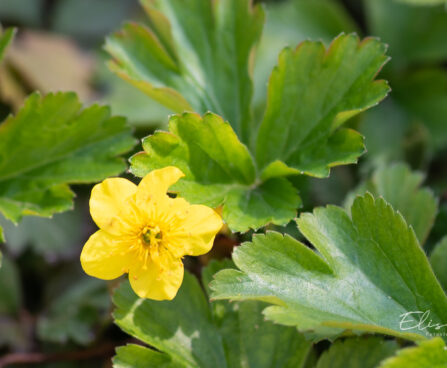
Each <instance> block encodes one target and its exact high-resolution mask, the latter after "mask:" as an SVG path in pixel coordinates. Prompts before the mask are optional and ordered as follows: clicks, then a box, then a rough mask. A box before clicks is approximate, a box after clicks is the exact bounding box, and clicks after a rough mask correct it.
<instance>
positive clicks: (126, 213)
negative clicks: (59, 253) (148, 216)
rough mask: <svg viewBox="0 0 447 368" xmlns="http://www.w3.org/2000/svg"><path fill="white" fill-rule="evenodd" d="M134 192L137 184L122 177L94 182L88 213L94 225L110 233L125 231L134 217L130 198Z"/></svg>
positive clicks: (116, 233)
mask: <svg viewBox="0 0 447 368" xmlns="http://www.w3.org/2000/svg"><path fill="white" fill-rule="evenodd" d="M136 192H137V186H136V185H135V184H134V183H132V182H131V181H129V180H127V179H123V178H110V179H106V180H104V181H103V182H102V183H99V184H96V185H95V186H94V187H93V189H92V195H91V197H90V213H91V215H92V218H93V220H94V221H95V223H96V225H98V227H99V228H101V229H103V230H105V231H107V232H109V233H110V234H115V235H118V234H122V233H126V232H127V231H128V230H129V221H131V220H132V217H134V216H132V206H131V204H130V202H131V201H130V199H131V197H132V196H133V195H134V194H135V193H136Z"/></svg>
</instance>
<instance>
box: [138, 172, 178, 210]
mask: <svg viewBox="0 0 447 368" xmlns="http://www.w3.org/2000/svg"><path fill="white" fill-rule="evenodd" d="M182 176H184V174H183V173H182V171H181V170H180V169H178V168H176V167H174V166H168V167H165V168H163V169H158V170H153V171H151V172H150V173H149V174H147V175H146V176H145V177H144V178H143V179H142V180H141V182H140V184H138V190H137V195H136V198H137V203H138V205H139V206H144V205H145V204H146V203H147V202H148V201H150V200H152V199H154V200H155V201H156V200H157V199H158V198H160V197H164V196H165V195H166V193H167V191H168V188H169V187H170V186H171V185H173V184H175V183H176V182H177V181H178V180H179V179H180V178H181V177H182Z"/></svg>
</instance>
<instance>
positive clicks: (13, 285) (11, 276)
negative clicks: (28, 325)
mask: <svg viewBox="0 0 447 368" xmlns="http://www.w3.org/2000/svg"><path fill="white" fill-rule="evenodd" d="M0 261H1V262H0V266H1V267H0V316H5V315H10V316H16V315H17V314H18V312H19V309H20V305H21V302H22V295H21V284H20V278H19V272H18V270H17V266H16V264H15V263H14V261H13V260H11V259H10V258H8V257H6V256H2V255H1V253H0Z"/></svg>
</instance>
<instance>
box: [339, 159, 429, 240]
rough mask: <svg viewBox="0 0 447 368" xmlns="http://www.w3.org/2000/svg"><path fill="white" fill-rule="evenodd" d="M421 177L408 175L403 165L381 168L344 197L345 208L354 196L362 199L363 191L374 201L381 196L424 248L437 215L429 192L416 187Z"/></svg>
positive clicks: (415, 172)
mask: <svg viewBox="0 0 447 368" xmlns="http://www.w3.org/2000/svg"><path fill="white" fill-rule="evenodd" d="M424 176H425V175H424V174H423V173H422V172H419V171H411V170H410V168H409V167H408V166H407V165H406V164H403V163H398V164H394V165H389V166H382V167H380V168H379V169H377V170H376V171H375V172H374V174H373V176H372V178H371V179H370V180H368V181H366V182H364V183H362V184H361V185H360V186H359V187H358V188H357V189H355V190H354V191H353V193H351V194H350V195H349V196H348V199H347V204H346V207H347V208H349V207H350V206H351V205H352V202H353V201H354V198H355V196H356V195H359V194H360V195H363V194H365V192H366V191H368V192H370V193H371V194H372V195H373V196H375V197H379V196H381V197H383V198H384V199H385V200H386V201H387V202H389V203H390V204H391V205H392V206H393V208H394V209H395V210H397V211H399V212H400V213H401V214H402V215H403V217H404V218H405V220H406V221H407V223H408V224H409V225H411V226H412V227H413V229H414V231H415V233H416V235H417V237H418V239H419V242H420V243H421V244H424V242H425V240H426V239H427V236H428V234H429V233H430V230H431V228H432V226H433V224H434V221H435V218H436V213H437V211H438V201H437V199H436V197H435V196H434V194H433V192H432V191H431V190H430V189H428V188H421V187H420V186H421V184H422V182H423V181H424ZM422 214H423V215H422Z"/></svg>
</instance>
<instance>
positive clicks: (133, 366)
mask: <svg viewBox="0 0 447 368" xmlns="http://www.w3.org/2000/svg"><path fill="white" fill-rule="evenodd" d="M146 367H158V368H182V367H184V366H183V365H181V364H178V363H176V362H173V361H172V360H171V358H170V357H169V355H167V354H163V353H159V352H158V351H155V350H151V349H148V348H145V347H144V346H141V345H133V344H129V345H126V346H121V347H119V348H117V349H116V356H115V357H114V358H113V368H146Z"/></svg>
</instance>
